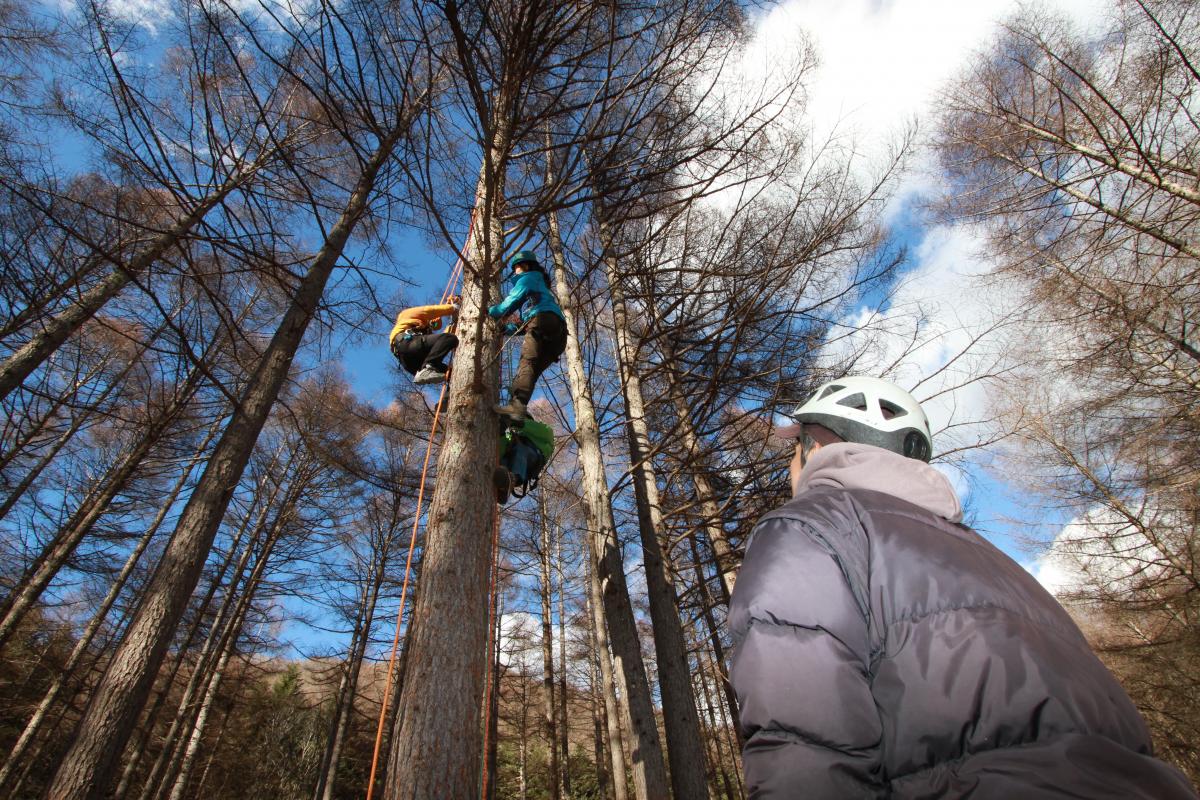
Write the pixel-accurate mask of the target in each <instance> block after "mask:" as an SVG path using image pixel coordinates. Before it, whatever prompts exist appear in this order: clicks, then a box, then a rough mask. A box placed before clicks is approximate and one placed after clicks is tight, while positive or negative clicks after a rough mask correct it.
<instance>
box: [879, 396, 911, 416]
mask: <svg viewBox="0 0 1200 800" xmlns="http://www.w3.org/2000/svg"><path fill="white" fill-rule="evenodd" d="M879 410H880V411H882V412H883V418H884V419H895V418H896V417H903V416H904V415H905V414H907V413H908V412H907V411H906V410H904V409H903V408H901V407H900V406H898V405H896V404H895V403H893V402H891V401H889V400H884V399H882V398H880V400H879Z"/></svg>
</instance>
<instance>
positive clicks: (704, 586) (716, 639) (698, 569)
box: [690, 537, 742, 744]
mask: <svg viewBox="0 0 1200 800" xmlns="http://www.w3.org/2000/svg"><path fill="white" fill-rule="evenodd" d="M690 541H691V547H692V564H693V568H694V569H695V574H696V590H697V591H698V592H699V594H700V615H701V617H703V618H704V625H705V627H706V628H707V632H708V643H709V646H710V647H712V653H713V660H714V662H715V663H716V667H717V671H718V673H719V677H720V683H721V689H722V691H723V692H724V695H725V702H726V704H727V705H728V706H729V710H730V711H731V712H732V713H733V715H734V717H736V716H737V713H738V702H737V692H735V691H734V690H733V683H732V682H731V681H730V680H729V667H728V666H727V664H726V661H725V646H724V644H722V643H721V631H720V628H719V627H718V626H717V621H716V619H715V618H714V617H713V613H712V609H713V598H712V594H711V593H710V592H709V591H708V576H706V575H705V574H704V565H703V562H702V561H701V559H700V551H699V547H698V546H697V544H696V540H695V538H694V537H693V538H692V539H691V540H690ZM734 732H735V733H736V734H737V739H738V743H739V744H740V743H741V741H742V732H741V729H740V728H738V726H736V725H735V726H734Z"/></svg>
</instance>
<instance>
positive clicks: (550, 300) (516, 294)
mask: <svg viewBox="0 0 1200 800" xmlns="http://www.w3.org/2000/svg"><path fill="white" fill-rule="evenodd" d="M518 308H519V309H521V322H528V321H529V320H530V319H531V318H532V317H533V315H534V314H540V313H542V312H543V311H551V312H553V313H555V314H558V315H559V316H560V317H562V316H563V312H562V308H561V307H560V306H559V305H558V301H557V300H555V299H554V292H552V291H550V287H549V286H547V285H546V276H545V275H543V274H542V273H541V272H540V271H539V270H536V269H531V270H529V271H528V272H522V273H521V274H520V275H518V276H517V279H516V281H514V282H513V287H512V290H511V291H509V293H508V296H507V297H505V298H504V299H503V300H501V301H500V302H499V303H497V304H496V305H494V306H492V307H491V308H489V309H488V315H489V316H492V317H504V316H507V315H508V314H509V313H511V312H513V311H515V310H516V309H518ZM563 319H566V317H563Z"/></svg>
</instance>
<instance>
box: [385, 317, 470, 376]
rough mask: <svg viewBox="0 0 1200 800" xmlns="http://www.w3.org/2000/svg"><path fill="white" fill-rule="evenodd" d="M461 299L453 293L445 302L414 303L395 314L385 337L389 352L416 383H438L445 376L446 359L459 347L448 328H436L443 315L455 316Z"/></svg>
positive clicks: (440, 324)
mask: <svg viewBox="0 0 1200 800" xmlns="http://www.w3.org/2000/svg"><path fill="white" fill-rule="evenodd" d="M460 302H462V298H461V297H458V296H454V297H451V298H450V302H449V303H446V304H444V305H432V306H413V307H412V308H406V309H404V310H403V311H401V312H400V314H399V315H398V316H397V317H396V324H395V325H393V326H392V332H391V335H390V336H389V337H388V339H389V341H390V342H391V345H392V354H393V355H394V356H396V359H397V360H398V361H399V362H400V366H402V367H404V370H405V371H406V372H408V374H409V375H412V376H413V383H415V384H417V385H418V386H425V385H427V384H431V383H441V382H442V381H444V380H445V379H446V371H447V370H448V369H449V367H448V366H447V365H446V360H445V359H446V356H448V355H449V354H450V353H451V352H453V351H454V348H456V347H458V337H457V336H455V335H454V334H453V333H450V332H449V331H447V332H444V333H436V332H435V331H437V330H438V329H439V328H441V327H442V318H443V317H451V318H452V319H453V320H457V319H458V304H459V303H460ZM452 324H453V323H452Z"/></svg>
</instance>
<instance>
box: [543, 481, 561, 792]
mask: <svg viewBox="0 0 1200 800" xmlns="http://www.w3.org/2000/svg"><path fill="white" fill-rule="evenodd" d="M545 497H546V496H545V494H541V495H539V505H540V507H541V508H540V510H541V513H540V514H538V519H539V520H540V521H541V526H542V546H541V552H540V554H539V555H540V556H541V559H540V560H541V568H542V581H541V584H542V585H541V587H540V588H541V595H542V694H543V698H542V701H543V709H544V714H545V727H546V749H547V751H548V753H549V755H550V775H549V777H548V781H549V783H550V797H551V798H553V800H559V798H561V797H562V794H561V790H562V773H561V766H560V762H559V760H558V727H557V725H556V722H557V721H556V719H555V716H556V714H555V703H554V699H555V698H554V620H553V619H551V608H552V605H551V599H552V598H551V593H552V592H553V591H554V587H553V585H552V584H551V581H550V525H549V523H548V521H547V519H546V499H545Z"/></svg>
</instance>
